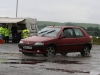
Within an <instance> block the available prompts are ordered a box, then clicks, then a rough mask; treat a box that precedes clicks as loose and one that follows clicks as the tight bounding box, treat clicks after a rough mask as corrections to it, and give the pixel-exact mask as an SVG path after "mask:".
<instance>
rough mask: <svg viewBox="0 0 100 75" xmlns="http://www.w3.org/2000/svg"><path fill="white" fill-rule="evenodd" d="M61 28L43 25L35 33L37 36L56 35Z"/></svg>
mask: <svg viewBox="0 0 100 75" xmlns="http://www.w3.org/2000/svg"><path fill="white" fill-rule="evenodd" d="M60 30H61V28H55V27H54V28H53V27H51V28H50V27H45V28H43V29H42V30H41V31H39V32H38V33H37V36H49V37H57V36H58V33H59V32H60Z"/></svg>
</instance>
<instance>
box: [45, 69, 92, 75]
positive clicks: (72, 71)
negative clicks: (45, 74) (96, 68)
mask: <svg viewBox="0 0 100 75" xmlns="http://www.w3.org/2000/svg"><path fill="white" fill-rule="evenodd" d="M44 69H46V70H52V71H61V72H69V73H88V74H89V73H90V71H79V70H67V69H57V68H44Z"/></svg>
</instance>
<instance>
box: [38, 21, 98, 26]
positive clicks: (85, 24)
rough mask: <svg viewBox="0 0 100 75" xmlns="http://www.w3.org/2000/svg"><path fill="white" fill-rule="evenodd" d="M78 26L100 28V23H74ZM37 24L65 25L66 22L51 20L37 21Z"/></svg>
mask: <svg viewBox="0 0 100 75" xmlns="http://www.w3.org/2000/svg"><path fill="white" fill-rule="evenodd" d="M66 23H67V22H66ZM72 24H74V25H76V26H81V27H84V28H88V27H98V28H100V25H99V24H92V23H72ZM37 25H38V26H43V25H47V26H49V25H61V26H62V25H65V23H61V22H50V21H38V22H37Z"/></svg>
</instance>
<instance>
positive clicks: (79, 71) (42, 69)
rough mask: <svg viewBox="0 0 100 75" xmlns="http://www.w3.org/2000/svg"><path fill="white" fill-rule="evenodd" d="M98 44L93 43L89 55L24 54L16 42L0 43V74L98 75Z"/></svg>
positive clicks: (99, 68) (99, 59) (99, 51)
mask: <svg viewBox="0 0 100 75" xmlns="http://www.w3.org/2000/svg"><path fill="white" fill-rule="evenodd" d="M99 74H100V46H99V45H93V48H92V50H91V55H90V56H89V57H81V55H80V53H68V55H67V56H66V57H63V56H61V55H60V54H57V55H56V56H55V57H52V58H49V57H44V56H43V55H33V56H24V55H23V54H22V53H21V52H19V50H18V45H17V44H12V43H9V44H7V43H4V44H0V75H99Z"/></svg>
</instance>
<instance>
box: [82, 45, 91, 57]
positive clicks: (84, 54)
mask: <svg viewBox="0 0 100 75" xmlns="http://www.w3.org/2000/svg"><path fill="white" fill-rule="evenodd" d="M89 55H90V48H89V46H84V48H83V50H82V52H81V56H83V57H85V56H89Z"/></svg>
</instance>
